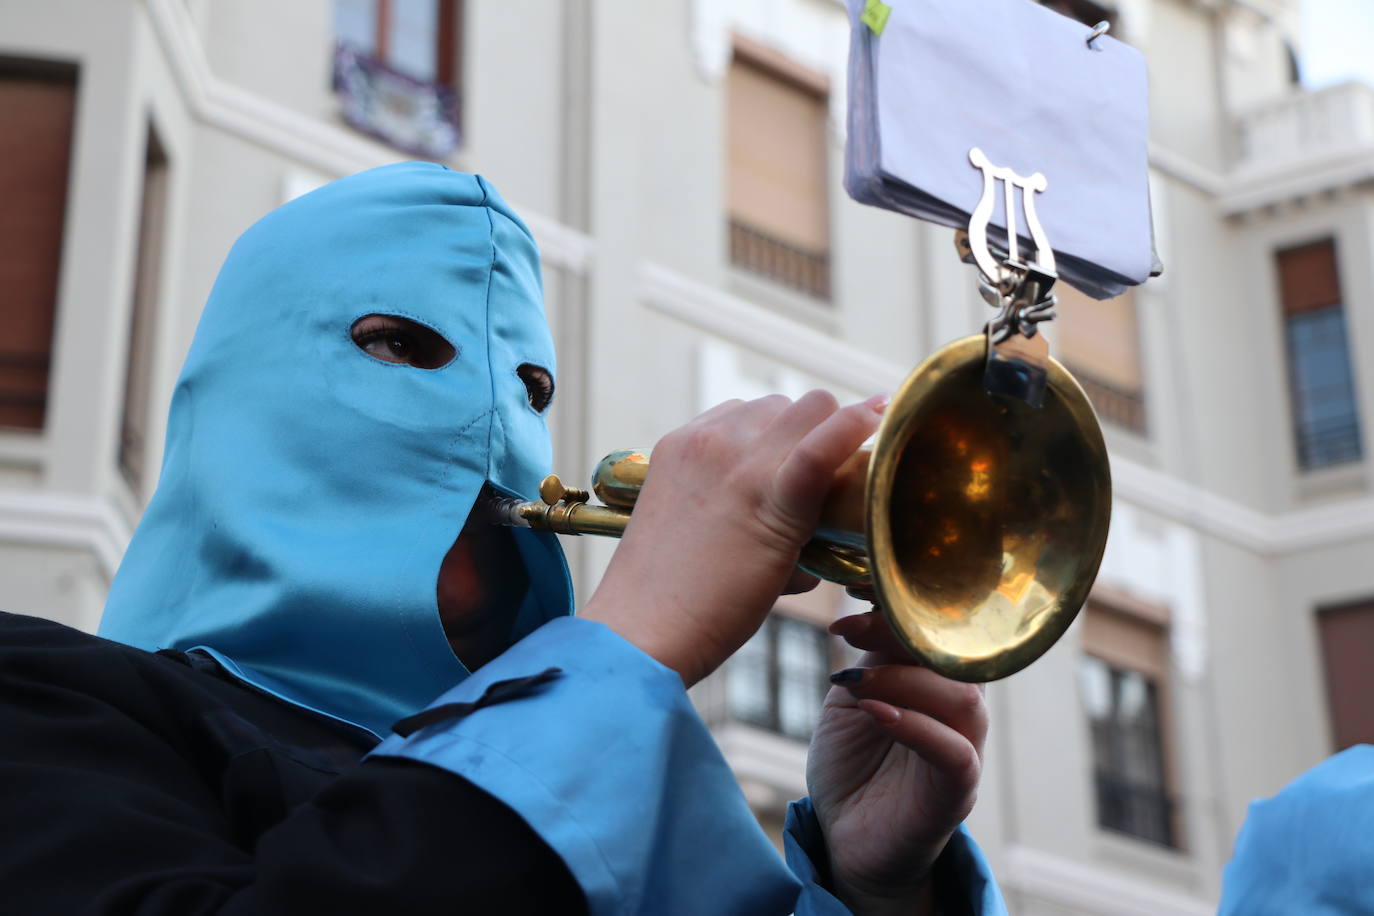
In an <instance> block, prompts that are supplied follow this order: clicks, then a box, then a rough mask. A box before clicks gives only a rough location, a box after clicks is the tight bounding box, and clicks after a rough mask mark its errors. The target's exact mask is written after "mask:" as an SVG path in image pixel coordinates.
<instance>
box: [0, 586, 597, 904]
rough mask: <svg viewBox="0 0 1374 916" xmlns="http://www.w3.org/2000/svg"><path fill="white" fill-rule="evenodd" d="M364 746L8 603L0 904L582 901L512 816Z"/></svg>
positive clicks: (475, 793)
mask: <svg viewBox="0 0 1374 916" xmlns="http://www.w3.org/2000/svg"><path fill="white" fill-rule="evenodd" d="M374 743H375V739H374V738H373V737H372V736H371V735H370V734H367V733H366V732H363V731H361V730H353V729H351V728H349V727H348V726H345V725H342V724H340V723H338V722H335V721H333V720H330V719H327V718H325V717H322V716H315V715H313V714H311V713H309V712H307V711H304V710H301V709H299V708H297V707H294V706H291V705H288V704H286V703H283V702H281V701H279V700H277V699H276V698H274V697H271V696H268V695H266V694H263V693H260V692H257V691H255V690H253V689H251V688H247V687H245V686H243V685H242V684H240V683H238V682H237V681H234V680H232V679H231V678H230V677H229V676H228V675H226V674H224V673H223V671H222V670H221V669H220V668H219V667H218V666H217V665H216V664H215V663H214V662H213V661H212V660H211V659H209V658H208V657H205V656H197V655H195V654H192V655H189V656H188V655H183V654H182V653H179V652H162V653H158V654H156V655H154V654H151V653H148V652H143V651H141V650H138V649H134V648H131V647H129V646H124V645H121V644H119V643H113V642H109V641H107V640H103V639H99V638H97V637H94V636H89V635H86V634H84V633H81V632H79V631H76V630H73V629H71V628H69V627H64V626H61V625H60V624H56V623H53V622H51V621H47V620H41V619H37V618H32V617H20V616H15V615H12V614H3V613H0V821H2V822H3V824H4V827H3V829H0V912H3V913H5V914H8V916H27V914H44V916H46V914H63V916H65V914H76V913H90V914H107V916H113V914H148V916H151V914H169V916H170V914H175V916H198V914H209V913H216V914H268V916H270V914H286V913H290V914H304V913H330V914H351V913H360V914H361V913H366V914H369V916H375V914H382V913H405V914H412V916H419V914H428V913H444V914H455V913H483V914H486V913H582V912H585V911H586V903H585V900H584V898H583V895H582V892H581V891H580V889H579V888H578V887H577V885H576V883H575V882H574V881H573V878H572V876H571V874H570V873H569V871H568V870H567V868H566V866H565V865H564V864H563V862H562V860H561V859H559V857H558V856H557V855H556V854H555V853H554V852H553V851H552V850H550V849H549V847H548V846H546V845H545V844H544V842H543V841H542V840H540V839H539V837H538V836H537V835H536V834H535V833H534V832H533V831H531V830H530V828H529V827H528V826H527V825H526V824H525V822H524V821H523V820H521V819H520V818H519V817H518V816H517V815H516V814H515V813H514V812H512V811H511V810H510V809H509V808H507V807H505V806H504V805H502V804H501V803H500V802H498V801H497V800H495V799H494V798H492V797H491V796H489V795H487V794H486V793H484V792H482V791H481V790H479V789H477V788H476V787H474V786H473V785H471V784H470V783H468V782H467V781H465V780H463V779H461V778H459V777H457V776H455V775H453V774H451V773H448V772H446V771H444V770H440V769H438V768H434V767H429V766H426V765H424V764H420V763H414V762H409V761H402V760H396V759H376V760H370V761H367V762H365V763H360V758H361V757H362V756H363V755H364V754H365V753H366V752H367V751H368V750H369V749H370V748H371V747H372V746H373V744H374Z"/></svg>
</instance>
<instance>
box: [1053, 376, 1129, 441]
mask: <svg viewBox="0 0 1374 916" xmlns="http://www.w3.org/2000/svg"><path fill="white" fill-rule="evenodd" d="M1069 368H1070V370H1071V371H1072V372H1073V375H1074V378H1076V379H1078V384H1079V385H1081V386H1082V387H1083V393H1084V394H1086V395H1087V396H1088V401H1089V402H1091V403H1092V405H1093V409H1094V410H1096V411H1097V415H1098V416H1099V417H1101V418H1102V419H1103V420H1105V421H1106V422H1108V423H1112V424H1115V425H1116V426H1119V427H1121V428H1122V429H1128V430H1130V431H1131V432H1133V433H1138V434H1140V435H1144V434H1145V397H1144V395H1143V394H1141V392H1139V391H1128V390H1126V389H1124V388H1122V387H1120V386H1118V385H1113V384H1112V383H1111V382H1107V381H1103V380H1102V379H1100V378H1098V377H1097V376H1095V375H1093V374H1092V373H1091V372H1086V371H1084V370H1083V369H1081V368H1079V367H1076V366H1070V367H1069Z"/></svg>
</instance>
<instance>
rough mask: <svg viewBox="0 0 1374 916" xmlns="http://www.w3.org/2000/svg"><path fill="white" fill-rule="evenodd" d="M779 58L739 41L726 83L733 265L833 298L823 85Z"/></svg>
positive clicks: (728, 196) (729, 207)
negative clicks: (831, 295) (831, 291)
mask: <svg viewBox="0 0 1374 916" xmlns="http://www.w3.org/2000/svg"><path fill="white" fill-rule="evenodd" d="M779 58H780V55H777V54H775V53H772V52H768V51H766V50H764V49H757V50H752V49H751V45H746V44H737V46H736V50H735V58H734V61H733V62H732V63H731V65H730V71H729V76H728V78H727V81H726V94H727V96H728V123H727V130H726V140H727V144H728V161H727V163H726V173H727V174H726V182H727V186H726V195H725V196H726V206H727V208H728V211H729V213H728V220H729V228H730V261H731V263H732V264H734V265H735V266H737V267H741V268H743V269H745V270H748V271H750V272H752V273H756V274H759V275H761V276H764V277H766V278H768V279H769V280H772V281H774V282H777V283H779V284H781V285H783V286H786V287H789V288H791V289H794V290H797V291H798V292H802V293H805V294H806V295H809V296H812V297H814V298H816V299H829V298H830V208H829V203H828V198H827V187H828V183H827V168H828V166H827V163H828V142H827V136H826V119H827V112H828V105H827V92H826V89H825V81H824V79H823V78H821V77H818V76H815V75H814V74H810V73H808V72H806V71H804V70H802V69H801V68H799V67H797V66H796V65H795V64H790V63H789V62H787V61H785V60H780V59H779Z"/></svg>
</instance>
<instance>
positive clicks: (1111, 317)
mask: <svg viewBox="0 0 1374 916" xmlns="http://www.w3.org/2000/svg"><path fill="white" fill-rule="evenodd" d="M1054 294H1055V296H1056V297H1058V300H1059V304H1058V305H1057V306H1056V312H1057V314H1058V316H1059V317H1058V319H1057V320H1056V321H1055V322H1054V325H1053V328H1054V333H1055V335H1056V342H1057V346H1056V347H1055V349H1056V351H1057V355H1058V357H1059V359H1060V360H1061V361H1062V362H1063V363H1064V364H1065V365H1066V366H1068V368H1069V370H1070V371H1071V372H1073V374H1074V377H1075V378H1077V379H1078V383H1079V384H1080V385H1082V386H1083V391H1084V392H1085V393H1086V394H1087V395H1088V400H1089V401H1091V402H1092V405H1093V407H1094V408H1095V409H1096V410H1097V413H1098V415H1099V416H1101V417H1102V419H1103V420H1106V421H1107V422H1108V423H1113V424H1115V425H1117V426H1120V427H1122V428H1123V429H1129V430H1131V431H1132V432H1137V433H1144V432H1145V390H1144V378H1143V373H1142V372H1141V366H1140V329H1139V326H1138V324H1137V322H1136V311H1135V298H1134V296H1133V294H1132V293H1130V292H1127V293H1125V294H1124V295H1121V296H1118V297H1116V298H1115V299H1109V300H1107V301H1106V302H1098V301H1096V300H1094V299H1090V298H1089V297H1087V296H1085V295H1083V294H1082V293H1080V292H1079V291H1078V290H1076V289H1074V288H1073V287H1071V286H1069V285H1068V284H1067V283H1057V284H1055V287H1054Z"/></svg>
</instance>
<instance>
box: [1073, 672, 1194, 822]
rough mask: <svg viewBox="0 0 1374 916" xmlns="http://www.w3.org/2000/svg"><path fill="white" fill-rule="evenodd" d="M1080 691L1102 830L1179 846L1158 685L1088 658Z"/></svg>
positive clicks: (1080, 678) (1141, 675)
mask: <svg viewBox="0 0 1374 916" xmlns="http://www.w3.org/2000/svg"><path fill="white" fill-rule="evenodd" d="M1079 686H1080V693H1081V694H1082V698H1083V706H1084V711H1085V712H1086V714H1087V716H1088V725H1089V730H1090V732H1091V735H1092V749H1093V772H1094V783H1095V789H1096V795H1097V822H1098V824H1099V825H1101V826H1102V827H1105V828H1107V829H1108V830H1116V831H1119V832H1121V833H1127V834H1130V835H1131V836H1135V837H1139V838H1141V839H1144V840H1150V841H1152V842H1155V843H1159V844H1161V845H1163V846H1173V845H1175V839H1174V835H1173V823H1172V814H1173V811H1172V804H1173V803H1172V800H1171V799H1170V798H1169V794H1168V788H1167V784H1166V782H1165V778H1164V754H1163V748H1162V740H1161V734H1160V722H1159V696H1158V690H1157V689H1156V687H1155V684H1154V683H1153V682H1152V681H1151V680H1150V679H1149V678H1147V677H1145V676H1144V675H1143V674H1140V673H1139V672H1136V671H1129V670H1125V669H1121V668H1116V667H1114V666H1112V665H1109V664H1107V663H1106V662H1104V661H1102V660H1101V659H1097V658H1093V657H1092V656H1084V657H1083V659H1082V661H1081V663H1080V667H1079Z"/></svg>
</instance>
